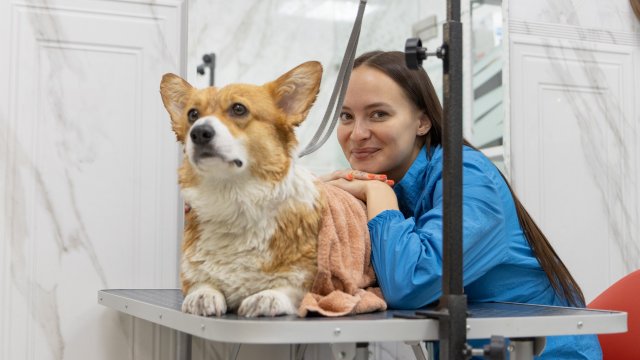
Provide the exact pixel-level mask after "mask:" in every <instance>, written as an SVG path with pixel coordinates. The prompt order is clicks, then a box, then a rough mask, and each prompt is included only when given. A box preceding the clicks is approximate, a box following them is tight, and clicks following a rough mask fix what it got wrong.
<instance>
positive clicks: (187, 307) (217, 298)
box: [182, 286, 227, 316]
mask: <svg viewBox="0 0 640 360" xmlns="http://www.w3.org/2000/svg"><path fill="white" fill-rule="evenodd" d="M182 311H183V312H186V313H189V314H194V315H201V316H209V315H213V314H216V316H220V315H222V314H224V313H226V312H227V302H226V301H225V300H224V295H222V293H221V292H220V291H218V290H216V289H214V288H212V287H210V286H202V287H200V288H198V289H196V290H194V291H192V292H190V293H189V294H188V295H187V296H186V297H185V298H184V301H183V302H182Z"/></svg>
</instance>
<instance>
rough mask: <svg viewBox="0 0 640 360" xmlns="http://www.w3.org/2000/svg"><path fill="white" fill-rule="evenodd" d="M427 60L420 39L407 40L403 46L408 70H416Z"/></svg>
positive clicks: (425, 51) (425, 50)
mask: <svg viewBox="0 0 640 360" xmlns="http://www.w3.org/2000/svg"><path fill="white" fill-rule="evenodd" d="M426 58H427V49H425V48H423V47H422V40H420V38H409V39H407V42H406V43H405V45H404V60H405V62H406V64H407V67H408V68H409V69H418V68H419V67H420V66H422V61H423V60H425V59H426Z"/></svg>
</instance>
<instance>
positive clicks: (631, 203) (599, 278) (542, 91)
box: [507, 0, 640, 301]
mask: <svg viewBox="0 0 640 360" xmlns="http://www.w3.org/2000/svg"><path fill="white" fill-rule="evenodd" d="M507 9H508V10H507V11H508V38H509V57H510V58H509V61H510V64H511V66H510V68H509V72H510V74H509V76H508V77H509V79H510V80H509V81H508V84H509V85H508V86H509V87H510V90H509V93H510V101H511V105H510V114H509V124H510V140H511V143H510V151H508V154H510V159H509V161H508V162H509V164H510V166H509V169H510V170H511V178H512V181H513V185H514V187H515V190H516V192H518V194H519V195H520V197H521V199H522V200H523V202H524V204H525V206H527V208H528V209H529V210H530V212H531V213H532V215H533V217H534V218H535V219H536V221H537V222H538V223H539V224H540V225H541V227H542V228H543V230H544V231H545V232H546V234H547V236H548V237H549V239H550V241H551V243H552V244H553V245H554V247H555V248H556V250H557V251H558V252H559V254H560V256H561V257H562V259H563V260H564V262H565V263H566V265H567V266H568V267H569V269H570V270H571V271H572V273H573V275H574V276H575V277H576V279H577V281H578V282H579V284H580V285H581V286H582V288H583V291H584V293H585V297H586V299H587V301H590V300H591V299H593V298H594V297H595V296H597V295H598V294H599V293H600V292H601V291H603V290H604V289H605V288H606V287H608V286H609V285H611V284H612V283H613V282H614V281H616V280H617V279H619V278H620V277H622V276H623V275H625V274H627V273H629V272H631V271H633V270H635V269H638V268H640V236H639V235H638V234H640V221H639V220H638V219H639V218H638V216H639V214H640V197H639V193H638V190H637V189H638V181H639V180H640V179H639V176H640V162H639V159H640V156H639V154H640V152H639V150H640V149H639V148H638V145H639V144H640V134H639V132H638V131H639V123H640V107H639V106H638V104H640V95H639V91H640V88H639V87H638V84H640V71H639V70H638V69H640V22H639V21H638V19H637V18H636V17H635V16H634V14H633V12H632V9H631V7H630V5H629V2H628V1H627V0H612V1H591V0H580V1H579V0H561V1H535V2H531V1H522V0H510V1H509V2H508V6H507Z"/></svg>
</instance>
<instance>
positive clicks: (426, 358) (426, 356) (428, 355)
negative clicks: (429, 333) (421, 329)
mask: <svg viewBox="0 0 640 360" xmlns="http://www.w3.org/2000/svg"><path fill="white" fill-rule="evenodd" d="M404 343H405V344H407V345H409V346H411V350H413V355H414V356H415V357H416V360H433V343H432V342H428V343H426V344H425V347H431V349H427V351H426V352H425V349H423V348H422V345H421V344H422V342H421V341H405V342H404Z"/></svg>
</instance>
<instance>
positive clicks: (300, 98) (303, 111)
mask: <svg viewBox="0 0 640 360" xmlns="http://www.w3.org/2000/svg"><path fill="white" fill-rule="evenodd" d="M321 79H322V65H320V63H319V62H317V61H309V62H306V63H304V64H301V65H298V66H297V67H295V68H294V69H292V70H290V71H289V72H287V73H286V74H284V75H282V76H280V77H279V78H278V79H277V80H275V81H272V82H270V83H268V84H266V86H267V87H269V88H270V90H271V92H272V94H273V95H274V98H275V99H276V102H277V104H278V107H279V108H280V109H282V111H284V113H285V114H287V116H288V121H289V123H291V124H292V125H294V126H298V125H300V123H301V122H302V121H303V120H304V119H305V118H306V117H307V113H308V112H309V110H310V109H311V106H312V105H313V102H314V101H315V100H316V96H318V90H320V80H321Z"/></svg>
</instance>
